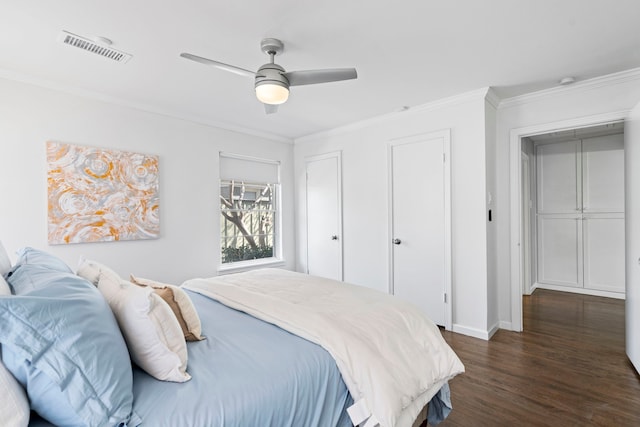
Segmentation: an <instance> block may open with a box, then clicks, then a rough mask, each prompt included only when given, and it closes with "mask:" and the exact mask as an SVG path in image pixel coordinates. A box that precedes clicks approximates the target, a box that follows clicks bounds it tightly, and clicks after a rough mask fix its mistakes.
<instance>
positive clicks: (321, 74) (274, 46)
mask: <svg viewBox="0 0 640 427" xmlns="http://www.w3.org/2000/svg"><path fill="white" fill-rule="evenodd" d="M260 48H261V49H262V51H263V52H264V53H266V54H267V55H269V57H270V61H269V62H268V63H267V64H264V65H263V66H261V67H260V68H258V71H256V72H253V71H250V70H245V69H244V68H240V67H236V66H235V65H229V64H225V63H224V62H220V61H215V60H213V59H208V58H203V57H201V56H196V55H192V54H190V53H181V54H180V56H181V57H183V58H187V59H190V60H192V61H196V62H200V63H201V64H205V65H213V66H214V67H216V68H220V69H221V70H225V71H229V72H231V73H234V74H238V75H241V76H247V77H253V78H254V79H255V90H256V97H257V98H258V100H260V102H262V103H263V104H264V106H265V110H266V112H267V114H272V113H275V112H276V111H278V105H280V104H283V103H284V102H286V100H287V99H288V98H289V87H290V86H301V85H310V84H316V83H328V82H335V81H340V80H350V79H355V78H357V77H358V73H357V72H356V69H355V68H332V69H326V70H304V71H285V69H284V68H282V67H281V66H280V65H278V64H276V63H275V62H274V59H275V56H276V55H277V54H280V53H282V51H283V50H284V43H282V42H281V41H280V40H278V39H272V38H268V39H264V40H262V42H261V43H260Z"/></svg>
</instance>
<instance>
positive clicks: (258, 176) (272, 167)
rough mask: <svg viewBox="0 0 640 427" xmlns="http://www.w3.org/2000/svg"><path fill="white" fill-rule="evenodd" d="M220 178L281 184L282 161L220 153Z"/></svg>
mask: <svg viewBox="0 0 640 427" xmlns="http://www.w3.org/2000/svg"><path fill="white" fill-rule="evenodd" d="M220 179H222V180H236V181H244V182H248V183H269V184H279V183H280V162H279V161H277V160H268V159H259V158H254V157H248V156H240V155H234V154H228V153H220Z"/></svg>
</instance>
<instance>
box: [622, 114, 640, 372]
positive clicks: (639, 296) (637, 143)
mask: <svg viewBox="0 0 640 427" xmlns="http://www.w3.org/2000/svg"><path fill="white" fill-rule="evenodd" d="M624 150H625V157H624V161H625V172H624V174H625V177H624V178H625V180H624V182H625V230H626V236H625V237H626V239H625V246H626V265H625V271H626V275H625V282H626V301H625V304H626V305H625V316H626V322H625V324H626V328H625V332H626V338H627V339H626V344H627V356H629V360H631V363H633V366H635V368H636V371H638V372H640V167H638V165H640V104H638V105H636V106H635V107H634V109H633V110H631V113H630V114H629V117H628V119H627V121H626V122H625V126H624Z"/></svg>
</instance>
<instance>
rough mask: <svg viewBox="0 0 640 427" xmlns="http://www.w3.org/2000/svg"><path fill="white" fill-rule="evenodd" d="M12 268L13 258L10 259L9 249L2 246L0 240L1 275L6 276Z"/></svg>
mask: <svg viewBox="0 0 640 427" xmlns="http://www.w3.org/2000/svg"><path fill="white" fill-rule="evenodd" d="M9 270H11V260H9V255H7V251H6V250H5V249H4V246H2V242H0V276H4V275H5V274H7V273H8V272H9Z"/></svg>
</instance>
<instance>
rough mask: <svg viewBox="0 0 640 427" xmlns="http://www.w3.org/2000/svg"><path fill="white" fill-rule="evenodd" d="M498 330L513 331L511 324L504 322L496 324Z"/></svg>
mask: <svg viewBox="0 0 640 427" xmlns="http://www.w3.org/2000/svg"><path fill="white" fill-rule="evenodd" d="M498 325H499V327H500V329H505V330H507V331H513V326H511V325H512V323H511V322H507V321H506V320H501V321H500V323H498Z"/></svg>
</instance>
